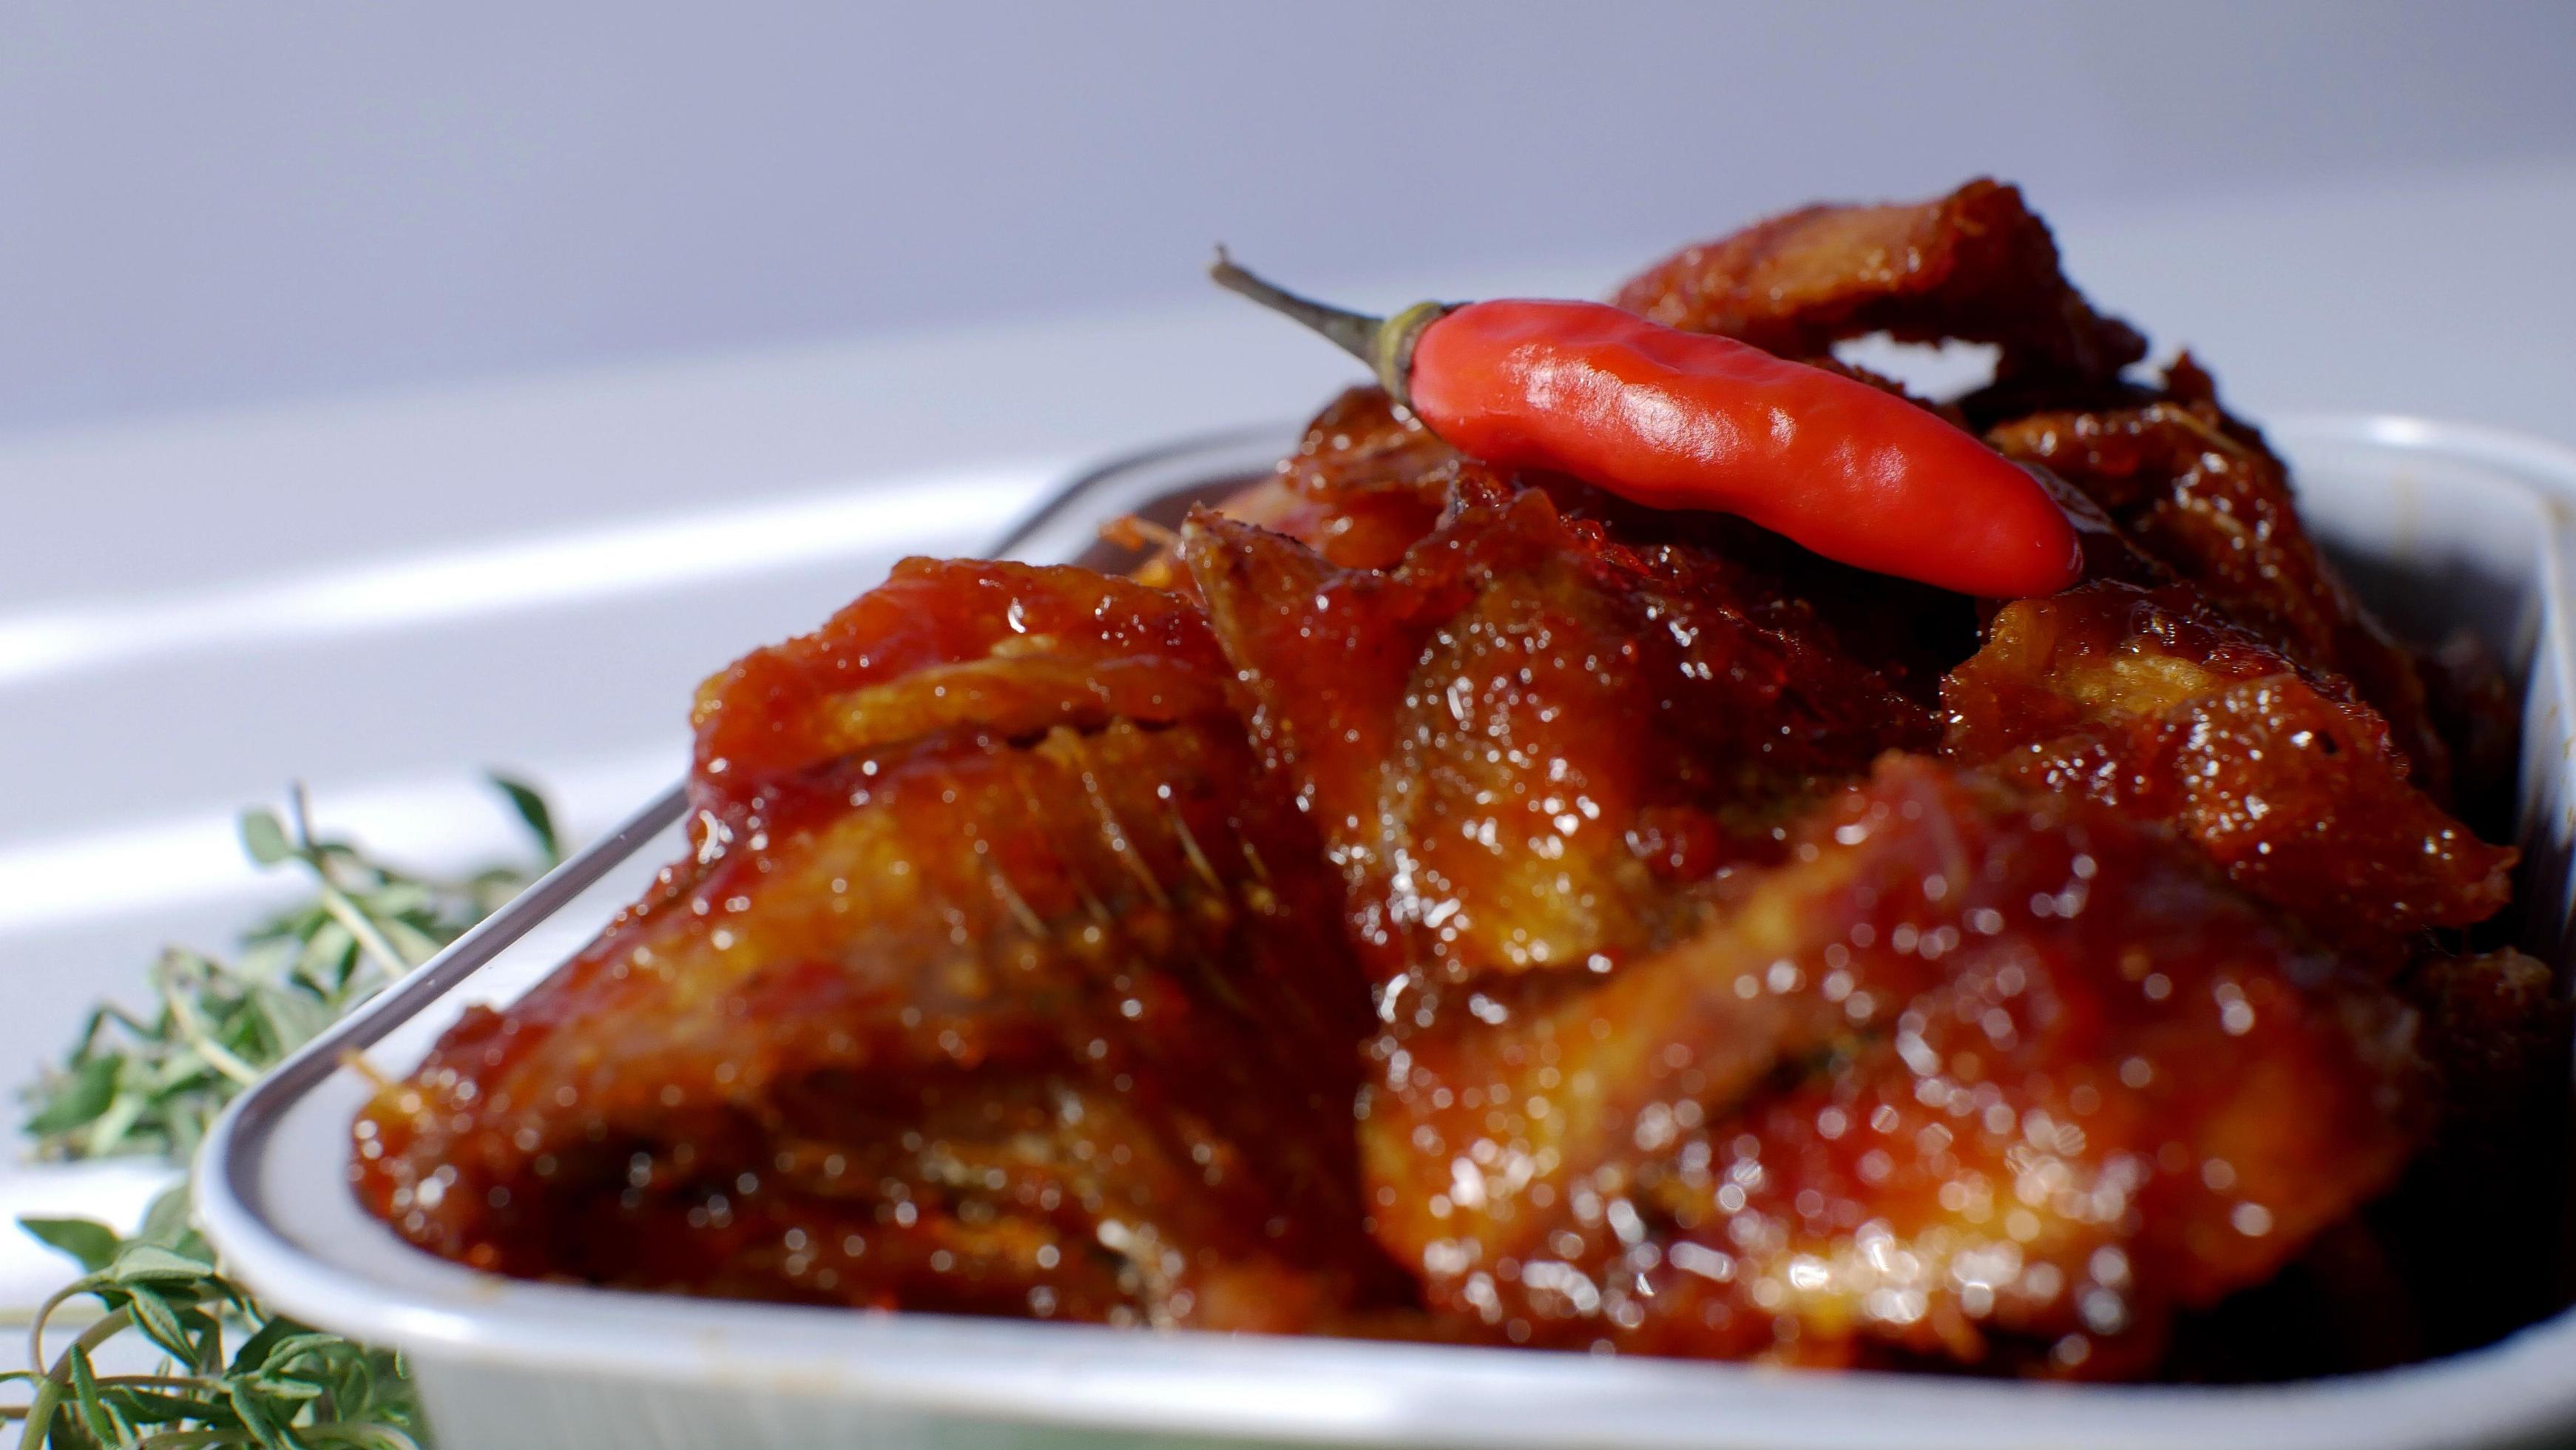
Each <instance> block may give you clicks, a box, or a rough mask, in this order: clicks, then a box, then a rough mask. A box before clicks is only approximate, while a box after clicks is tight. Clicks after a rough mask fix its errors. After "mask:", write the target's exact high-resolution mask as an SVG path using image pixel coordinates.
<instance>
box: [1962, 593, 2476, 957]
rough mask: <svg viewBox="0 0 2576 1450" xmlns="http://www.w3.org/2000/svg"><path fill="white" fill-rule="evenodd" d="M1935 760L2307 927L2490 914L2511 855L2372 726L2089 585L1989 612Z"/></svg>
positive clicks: (2191, 606) (2263, 652) (2404, 925)
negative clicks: (2116, 816)
mask: <svg viewBox="0 0 2576 1450" xmlns="http://www.w3.org/2000/svg"><path fill="white" fill-rule="evenodd" d="M1942 698H1943V702H1944V705H1945V706H1946V708H1947V712H1948V715H1949V723H1948V733H1947V737H1946V739H1945V740H1944V742H1943V746H1942V750H1943V753H1944V754H1945V755H1948V756H1950V757H1951V758H1953V759H1956V760H1962V761H1966V762H1969V763H1974V764H1981V765H1985V766H1987V767H1989V768H1990V769H1992V770H1993V771H1995V772H1996V773H1997V774H1999V775H2003V776H2005V777H2007V778H2010V779H2013V780H2018V781H2021V782H2022V783H2024V784H2026V785H2029V786H2032V787H2035V788H2037V789H2041V790H2046V791H2053V792H2061V793H2065V794H2071V795H2082V796H2087V797H2090V798H2092V799H2094V800H2098V801H2102V802H2104V803H2106V804H2109V805H2113V806H2116V807H2118V808H2120V809H2121V810H2124V811H2126V812H2128V813H2129V814H2131V815H2133V816H2135V817H2137V818H2139V819H2141V820H2149V821H2156V822H2159V823H2162V824H2165V825H2168V826H2170V827H2172V828H2173V829H2174V830H2176V831H2177V832H2178V833H2180V834H2181V835H2182V836H2183V837H2184V838H2185V839H2186V840H2189V841H2191V842H2193V843H2194V844H2196V845H2197V846H2199V847H2200V849H2201V850H2203V851H2205V852H2206V853H2208V855H2209V858H2210V859H2211V860H2212V861H2214V862H2216V863H2217V864H2218V865H2219V866H2220V867H2221V868H2223V869H2224V870H2226V872H2227V873H2228V874H2229V876H2231V877H2232V878H2233V879H2234V880H2235V881H2236V882H2237V883H2238V884H2239V885H2241V886H2243V887H2244V888H2245V889H2246V890H2248V891H2250V892H2252V893H2253V894H2255V895H2256V896H2259V897H2261V898H2263V899H2264V900H2266V901H2270V902H2272V903H2274V904H2275V905H2278V906H2280V907H2282V908H2284V909H2285V910H2288V911H2291V912H2294V913H2296V914H2298V915H2299V916H2301V917H2302V918H2304V919H2305V920H2307V921H2308V922H2309V923H2310V924H2311V926H2312V927H2314V928H2315V929H2317V930H2320V931H2324V932H2329V933H2349V932H2352V931H2355V930H2356V929H2358V930H2359V931H2361V932H2364V933H2387V934H2402V933H2407V932H2414V931H2420V930H2422V929H2424V928H2426V927H2433V926H2465V925H2469V924H2471V923H2474V922H2479V921H2483V920H2485V919H2486V918H2487V917H2489V916H2492V915H2494V914H2495V911H2496V909H2497V908H2498V907H2501V906H2502V905H2503V904H2504V902H2505V899H2506V897H2507V896H2508V895H2510V893H2511V890H2512V883H2511V881H2510V879H2509V876H2508V872H2509V871H2510V870H2511V868H2512V866H2513V863H2514V860H2515V853H2514V852H2513V851H2512V850H2511V849H2510V848H2508V847H2503V846H2492V845H2489V844H2487V843H2486V842H2484V841H2481V840H2479V839H2478V838H2477V836H2476V835H2475V834H2474V833H2473V832H2471V831H2470V830H2469V828H2468V827H2466V826H2464V825H2462V824H2461V823H2460V822H2459V821H2457V820H2455V819H2453V818H2452V817H2451V816H2450V815H2448V814H2447V813H2445V812H2444V811H2443V810H2442V808H2441V807H2440V806H2439V805H2437V804H2436V803H2435V802H2434V801H2433V800H2432V799H2431V798H2430V797H2428V796H2426V795H2425V794H2424V793H2423V792H2422V791H2420V790H2418V789H2416V788H2415V786H2414V785H2413V784H2412V782H2411V781H2410V779H2409V768H2408V764H2407V761H2406V758H2405V757H2404V756H2403V755H2402V754H2400V753H2399V752H2398V750H2397V748H2396V746H2395V744H2394V743H2393V741H2392V739H2391V737H2390V733H2389V729H2388V726H2387V723H2386V722H2385V721H2384V720H2382V719H2381V718H2380V717H2379V715H2378V714H2377V713H2376V712H2375V711H2373V710H2372V709H2371V708H2370V707H2369V706H2368V705H2365V704H2363V703H2361V701H2360V700H2358V699H2357V698H2355V697H2354V696H2353V694H2352V691H2351V687H2350V686H2348V685H2344V684H2342V683H2341V682H2340V681H2335V682H2331V683H2328V682H2325V681H2321V680H2319V679H2317V678H2316V677H2313V676H2311V675H2308V674H2306V673H2304V672H2302V671H2300V670H2299V669H2297V668H2296V667H2295V666H2293V665H2291V664H2290V662H2289V661H2288V660H2286V659H2284V658H2282V657H2281V656H2280V655H2279V654H2278V653H2276V652H2274V651H2273V650H2272V649H2271V648H2270V647H2269V646H2268V645H2266V644H2264V643H2263V642H2262V641H2261V640H2260V639H2258V638H2256V637H2255V636H2254V635H2253V634H2252V633H2251V632H2250V631H2247V630H2244V629H2240V628H2238V627H2235V626H2233V625H2229V624H2227V623H2224V622H2223V621H2220V620H2218V619H2216V618H2214V617H2213V616H2211V615H2210V614H2209V613H2208V612H2206V610H2205V609H2204V608H2203V607H2202V606H2201V605H2200V604H2199V603H2198V602H2197V599H2196V597H2195V596H2194V595H2193V594H2192V593H2191V592H2190V591H2188V590H2186V589H2181V588H2176V587H2168V588H2165V589H2160V590H2155V591H2145V590H2139V589H2136V588H2133V587H2131V586H2128V585H2123V584H2115V583H2101V584H2089V585H2086V586H2085V587H2083V588H2081V589H2077V590H2072V591H2070V592H2068V593H2066V594H2062V595H2059V596H2058V597H2056V598H2054V599H2045V600H2036V599H2034V600H2020V601H2016V602H2015V603H2012V604H2009V605H2007V606H2005V607H2004V608H2003V609H2002V610H2001V611H2000V612H1998V613H1997V614H1996V616H1995V618H1994V621H1993V623H1992V625H1991V627H1990V629H1989V631H1988V638H1987V642H1986V646H1985V648H1984V649H1982V650H1980V651H1979V652H1978V653H1977V655H1976V656H1975V657H1974V658H1972V659H1970V660H1968V661H1967V662H1966V663H1964V664H1962V665H1961V666H1960V667H1959V668H1958V669H1957V670H1956V671H1955V672H1953V673H1952V674H1951V676H1950V678H1949V680H1948V681H1947V682H1946V683H1945V684H1944V685H1943V687H1942Z"/></svg>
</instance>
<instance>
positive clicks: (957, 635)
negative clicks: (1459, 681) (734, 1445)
mask: <svg viewBox="0 0 2576 1450" xmlns="http://www.w3.org/2000/svg"><path fill="white" fill-rule="evenodd" d="M1213 659H1214V649H1213V645H1212V642H1211V641H1210V639H1209V638H1208V636H1207V635H1206V632H1205V629H1204V626H1203V625H1201V624H1199V623H1198V620H1197V616H1196V613H1195V611H1194V610H1193V609H1192V608H1191V607H1190V606H1189V605H1188V604H1187V602H1186V601H1183V600H1180V599H1177V598H1175V597H1174V596H1171V595H1168V594H1163V593H1160V592H1158V591H1153V590H1148V589H1144V588H1141V587H1139V586H1136V585H1132V584H1127V583H1124V582H1122V581H1118V580H1109V579H1103V578H1100V577H1099V576H1097V575H1092V574H1088V573H1085V572H1082V571H1078V570H1070V569H1051V570H1032V569H1027V568H1022V567H1020V566H1015V565H986V564H934V563H930V562H927V561H913V562H910V563H907V564H905V565H902V566H900V567H899V568H898V569H897V571H896V577H895V579H894V580H893V581H892V582H891V583H890V584H889V585H888V586H886V588H884V589H882V590H879V591H877V592H875V593H874V594H872V595H870V596H868V597H866V598H863V599H862V600H861V601H860V602H859V603H858V604H857V605H854V606H853V607H852V608H851V609H850V610H848V611H845V612H844V613H843V614H842V615H841V616H839V617H837V618H836V619H835V620H834V621H833V623H832V625H831V626H829V627H827V629H826V630H825V631H823V632H822V633H821V634H819V635H816V636H811V637H807V638H804V639H800V640H797V641H793V642H791V643H789V644H788V645H785V646H782V647H780V648H778V649H775V650H771V651H766V652H763V653H762V654H761V655H758V656H754V657H752V658H750V659H747V660H745V661H744V662H742V663H741V664H739V665H737V666H735V667H734V668H733V669H731V670H729V671H727V672H726V673H725V674H724V675H721V676H719V677H718V678H717V679H716V680H714V681H712V682H710V684H709V686H708V688H707V689H706V690H705V691H704V692H703V693H702V695H701V698H700V701H699V708H698V727H699V749H700V765H699V769H698V770H697V772H696V773H695V774H694V776H693V779H692V793H693V799H694V802H695V804H696V806H697V808H698V813H697V817H696V820H695V824H694V827H693V831H692V838H693V842H694V846H695V851H694V854H693V856H692V857H691V859H689V860H687V861H684V862H682V863H679V864H677V865H675V866H673V867H671V868H670V869H668V870H666V871H665V872H664V873H663V876H662V879H661V880H660V882H659V883H658V884H657V885H656V887H655V888H654V889H653V891H652V892H651V893H649V894H648V895H647V896H646V898H645V899H644V900H643V901H641V902H639V903H638V904H637V905H636V907H634V908H633V909H632V910H630V911H629V912H628V913H627V914H626V916H625V917H623V918H622V919H621V920H620V921H619V922H617V923H616V924H614V925H612V926H611V928H610V929H609V930H608V931H607V932H606V933H605V934H603V935H602V936H601V938H600V939H599V940H598V941H597V942H596V943H594V944H593V945H592V946H591V947H590V949H589V950H587V951H586V952H584V953H583V954H582V955H581V956H580V957H578V958H576V959H575V960H574V961H573V962H571V963H570V964H568V965H567V966H566V967H565V968H564V969H563V970H562V971H560V972H559V973H557V974H556V975H555V976H554V977H552V978H550V979H548V981H547V982H545V983H544V984H543V985H541V986H540V987H538V988H537V989H536V990H535V991H534V992H533V993H531V994H530V995H529V996H528V997H526V998H524V999H523V1000H521V1001H520V1002H519V1003H517V1004H516V1005H514V1006H513V1007H511V1008H510V1009H509V1010H508V1011H507V1012H506V1013H495V1012H492V1011H489V1010H486V1009H476V1010H474V1011H473V1012H471V1013H469V1015H468V1017H467V1018H466V1019H465V1021H464V1022H462V1023H460V1024H459V1025H458V1026H457V1027H456V1028H455V1029H454V1030H452V1031H451V1032H450V1033H449V1034H448V1035H447V1037H446V1038H445V1039H444V1040H442V1042H441V1043H440V1045H439V1047H438V1049H437V1051H436V1052H435V1053H433V1054H432V1056H431V1058H430V1060H429V1062H428V1063H427V1064H426V1065H424V1067H423V1068H422V1069H421V1070H420V1072H418V1073H417V1074H415V1075H414V1076H413V1078H412V1079H411V1080H410V1081H409V1082H407V1083H404V1084H402V1085H399V1086H397V1087H394V1088H390V1089H388V1090H386V1091H385V1092H384V1093H383V1094H382V1095H380V1096H379V1097H378V1099H377V1100H376V1102H375V1103H374V1104H373V1105H372V1106H371V1107H370V1108H369V1110H368V1112H367V1114H366V1116H364V1117H362V1118H361V1119H360V1121H359V1125H358V1156H357V1159H356V1163H355V1178H356V1182H357V1184H358V1188H359V1191H360V1194H361V1196H362V1197H363V1198H364V1199H365V1200H366V1201H367V1202H368V1203H369V1204H370V1205H371V1206H372V1207H373V1208H374V1209H375V1210H376V1211H377V1212H379V1213H381V1214H383V1215H384V1216H385V1217H386V1218H387V1219H388V1220H389V1221H390V1222H391V1223H392V1224H393V1225H394V1226H395V1227H396V1228H397V1229H398V1230H399V1231H401V1232H402V1233H404V1234H405V1235H406V1236H407V1237H409V1238H411V1239H412V1240H413V1241H414V1242H417V1243H420V1244H422V1245H423V1246H425V1247H429V1248H432V1249H434V1250H436V1251H438V1252H440V1253H444V1254H447V1255H450V1256H452V1257H456V1258H460V1259H463V1260H464V1261H466V1262H468V1263H473V1264H476V1265H479V1266H483V1267H488V1268H496V1269H499V1270H502V1271H504V1272H509V1273H517V1274H570V1275H574V1276H577V1277H581V1278H585V1279H594V1280H600V1281H605V1282H611V1283H620V1284H628V1285H634V1286H638V1287H650V1288H664V1289H687V1290H694V1291H698V1292H709V1293H719V1294H733V1295H751V1296H756V1297H763V1298H786V1299H797V1300H811V1301H818V1302H836V1303H847V1304H854V1305H870V1306H876V1307H883V1308H897V1307H902V1308H924V1309H946V1310H955V1311H966V1312H987V1313H1013V1314H1033V1315H1037V1316H1040V1317H1055V1316H1061V1317H1071V1318H1080V1319H1098V1320H1108V1321H1112V1322H1130V1323H1135V1322H1152V1323H1188V1324H1205V1325H1213V1326H1219V1327H1271V1328H1286V1327H1312V1326H1313V1325H1315V1324H1316V1323H1319V1322H1332V1321H1333V1320H1334V1319H1335V1318H1336V1317H1337V1316H1347V1315H1350V1314H1354V1313H1358V1312H1361V1311H1365V1310H1368V1309H1370V1308H1372V1307H1377V1306H1384V1305H1388V1304H1402V1303H1403V1302H1405V1301H1407V1300H1408V1299H1409V1298H1410V1294H1409V1291H1408V1290H1407V1289H1406V1288H1405V1286H1404V1285H1403V1283H1402V1281H1401V1279H1400V1277H1399V1276H1397V1275H1395V1274H1393V1273H1392V1272H1390V1271H1389V1269H1388V1267H1387V1266H1386V1264H1385V1263H1384V1261H1383V1260H1382V1259H1380V1258H1379V1257H1378V1255H1377V1254H1376V1252H1375V1250H1374V1249H1372V1248H1371V1247H1370V1246H1369V1245H1368V1244H1367V1243H1366V1241H1365V1240H1364V1239H1362V1238H1361V1237H1360V1236H1359V1233H1358V1228H1357V1220H1358V1210H1357V1203H1356V1187H1355V1165H1354V1162H1353V1150H1352V1145H1351V1142H1350V1138H1349V1133H1348V1130H1347V1127H1346V1126H1344V1124H1346V1122H1347V1108H1348V1102H1349V1098H1350V1093H1351V1091H1352V1088H1353V1082H1354V1071H1355V1068H1354V1064H1353V1062H1352V1058H1351V1053H1352V1050H1353V1045H1354V1044H1355V1042H1356V1040H1357V1034H1358V1032H1359V1031H1360V1029H1361V1024H1362V1023H1364V1022H1365V1020H1366V1017H1365V1013H1366V998H1365V993H1364V989H1363V988H1362V986H1361V984H1360V981H1359V978H1358V976H1357V974H1356V970H1355V968H1354V965H1353V963H1352V961H1351V958H1350V956H1349V954H1348V952H1347V950H1346V949H1345V948H1344V947H1343V946H1342V944H1341V941H1340V939H1339V935H1338V933H1337V932H1336V931H1335V930H1334V929H1333V921H1334V917H1335V913H1334V911H1333V908H1332V905H1331V902H1330V899H1329V896H1328V895H1327V894H1326V893H1328V892H1329V891H1330V884H1329V881H1328V879H1327V878H1325V877H1324V876H1322V874H1321V872H1320V870H1319V868H1318V867H1317V866H1316V865H1315V864H1314V862H1315V859H1316V850H1315V847H1314V844H1313V838H1312V836H1311V834H1310V833H1309V832H1308V830H1307V829H1306V827H1305V825H1304V822H1302V821H1301V820H1299V819H1298V818H1297V817H1296V815H1295V813H1294V811H1293V809H1292V808H1291V807H1290V806H1289V805H1288V802H1287V800H1286V797H1285V795H1284V792H1280V791H1277V790H1275V789H1274V788H1272V787H1270V786H1269V785H1268V784H1267V783H1266V779H1265V777H1263V776H1262V775H1261V774H1259V773H1258V771H1257V769H1256V764H1257V762H1256V760H1255V758H1254V757H1253V756H1252V754H1251V753H1250V751H1249V750H1248V748H1247V746H1246V743H1245V741H1244V737H1243V732H1242V729H1241V726H1240V725H1239V724H1238V723H1237V721H1236V717H1235V716H1234V714H1233V713H1232V711H1231V709H1230V708H1228V707H1227V706H1226V704H1225V703H1224V701H1225V693H1224V688H1223V686H1224V680H1223V678H1222V676H1217V675H1211V674H1208V673H1207V672H1206V670H1207V666H1208V664H1209V662H1210V661H1212V660H1213ZM1104 694H1105V695H1106V696H1107V697H1108V699H1109V700H1110V701H1111V702H1113V703H1114V704H1115V705H1116V706H1117V707H1118V710H1117V713H1115V714H1114V716H1111V717H1110V718H1106V719H1103V718H1101V716H1100V714H1099V712H1100V711H1101V710H1103V709H1104V708H1105V707H1104V703H1103V701H1104ZM817 742H820V745H819V746H818V744H817Z"/></svg>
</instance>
